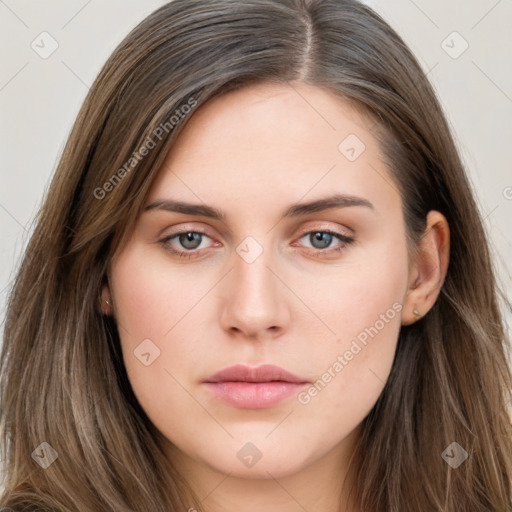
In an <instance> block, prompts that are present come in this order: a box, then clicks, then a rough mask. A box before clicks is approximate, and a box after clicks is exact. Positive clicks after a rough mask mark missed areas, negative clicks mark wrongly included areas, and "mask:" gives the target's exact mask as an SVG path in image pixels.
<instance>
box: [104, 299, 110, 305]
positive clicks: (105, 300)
mask: <svg viewBox="0 0 512 512" xmlns="http://www.w3.org/2000/svg"><path fill="white" fill-rule="evenodd" d="M103 301H104V302H105V304H106V305H107V306H112V302H111V301H110V299H103Z"/></svg>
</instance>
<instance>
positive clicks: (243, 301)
mask: <svg viewBox="0 0 512 512" xmlns="http://www.w3.org/2000/svg"><path fill="white" fill-rule="evenodd" d="M272 255H273V251H272V250H271V248H270V247H269V248H266V247H265V248H264V247H263V242H261V243H260V242H259V241H258V240H256V239H255V238H253V237H248V238H246V239H245V240H244V241H243V242H242V243H241V244H239V245H238V247H237V248H236V253H235V254H234V255H233V272H231V277H230V284H229V292H228V295H229V296H226V297H225V299H226V301H225V305H224V311H223V313H222V322H223V324H224V327H225V328H227V329H235V330H239V331H243V332H244V333H245V334H246V335H257V334H258V332H261V331H265V330H267V329H270V328H273V329H274V330H275V329H276V328H278V327H283V325H284V323H285V322H286V320H287V314H286V304H285V297H284V296H283V293H282V292H283V289H282V285H280V283H279V280H278V279H277V278H276V276H275V275H274V273H273V271H271V270H270V268H273V267H274V266H275V265H274V263H275V262H273V260H274V258H273V257H272ZM269 267H270V268H269ZM274 272H275V271H274Z"/></svg>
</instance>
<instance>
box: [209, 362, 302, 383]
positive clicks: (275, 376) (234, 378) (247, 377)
mask: <svg viewBox="0 0 512 512" xmlns="http://www.w3.org/2000/svg"><path fill="white" fill-rule="evenodd" d="M272 381H282V382H292V383H295V384H303V383H306V382H308V381H307V380H306V379H303V378H302V377H298V376H297V375H294V374H293V373H290V372H288V371H286V370H284V369H283V368H280V367H279V366H275V365H272V364H264V365H261V366H258V367H256V368H251V367H249V366H244V365H241V364H237V365H235V366H230V367H228V368H224V369H223V370H221V371H220V372H217V373H216V374H215V375H212V376H211V377H208V378H207V379H205V381H204V382H272Z"/></svg>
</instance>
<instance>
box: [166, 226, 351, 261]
mask: <svg viewBox="0 0 512 512" xmlns="http://www.w3.org/2000/svg"><path fill="white" fill-rule="evenodd" d="M188 233H194V234H197V235H202V236H206V237H208V238H211V237H209V236H208V234H207V233H205V232H204V231H197V230H190V229H187V230H184V231H178V232H177V233H174V234H172V235H170V236H167V237H165V238H163V239H162V240H160V242H159V243H160V244H161V245H162V247H163V248H164V249H165V250H166V251H168V252H170V253H171V254H174V255H176V256H178V257H179V258H185V259H192V258H196V257H199V256H198V254H199V253H200V252H201V251H202V250H201V249H199V250H198V249H194V250H189V251H177V250H176V249H172V248H171V247H170V244H169V242H170V241H171V240H173V239H175V238H178V237H179V236H180V235H186V234H188ZM314 233H325V234H328V235H332V236H334V237H335V238H338V240H340V242H342V244H341V245H339V246H338V247H336V248H334V249H325V250H322V249H310V251H313V252H314V253H315V254H316V255H319V254H321V255H324V254H325V255H327V256H330V255H332V254H333V253H339V252H341V251H343V250H344V249H345V248H346V247H347V246H349V245H350V244H352V243H353V242H355V239H354V238H351V237H349V236H347V235H344V234H342V233H339V232H337V231H332V230H329V229H322V230H320V229H318V230H311V231H306V232H305V233H303V234H302V235H301V236H300V237H299V240H300V239H301V238H304V237H305V236H307V235H312V234H314ZM320 257H323V256H320Z"/></svg>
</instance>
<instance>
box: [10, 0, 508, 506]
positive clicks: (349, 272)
mask: <svg viewBox="0 0 512 512" xmlns="http://www.w3.org/2000/svg"><path fill="white" fill-rule="evenodd" d="M497 293H498V291H497V285H496V282H495V277H494V274H493V268H492V265H491V262H490V258H489V251H488V246H487V241H486V238H485V235H484V231H483V228H482V221H481V218H480V217H479V214H478V211H477V207H476V205H475V201H474V198H473V196H472V192H471V189H470V187H469V185H468V180H467V177H466V175H465V172H464V169H463V167H462V164H461V161H460V158H459V156H458V154H457V150H456V148H455V145H454V142H453V139H452V136H451V134H450V132H449V129H448V126H447V123H446V121H445V118H444V116H443V113H442V111H441V108H440V106H439V103H438V101H437V99H436V97H435V94H434V93H433V91H432V88H431V86H430V85H429V83H428V81H427V79H426V77H425V75H424V73H423V72H422V71H421V69H420V67H419V65H418V63H417V61H416V60H415V58H414V57H413V56H412V55H411V53H410V51H409V50H408V49H407V48H406V46H405V44H404V43H403V41H402V40H401V39H400V38H399V37H398V35H397V34H396V33H395V32H394V31H393V30H392V29H391V28H390V27H389V26H388V25H387V24H386V23H385V22H384V21H383V20H382V19H381V18H380V17H379V16H377V15H376V14H375V13H374V12H373V11H372V10H371V9H369V8H368V7H365V6H363V5H361V4H359V3H358V2H356V1H354V0H281V1H277V0H263V1H261V0H259V1H248V2H238V1H234V0H198V1H194V2H190V1H187V0H175V1H173V2H171V3H169V4H167V5H165V6H163V7H162V8H160V9H159V10H157V11H156V12H155V13H153V14H152V15H150V16H149V17H148V18H147V19H146V20H144V21H143V22H142V23H141V24H140V25H139V26H138V27H136V28H135V29H134V30H133V31H132V32H131V33H130V34H129V35H128V36H127V37H126V39H125V40H124V41H123V42H122V43H121V44H120V46H119V47H118V48H117V49H116V50H115V52H114V53H113V55H112V56H111V57H110V59H109V60H108V62H107V63H106V64H105V66H104V68H103V70H102V71H101V73H100V75H99V77H98V78H97V80H96V82H95V84H94V85H93V87H92V88H91V90H90V93H89V95H88V97H87V99H86V100H85V103H84V105H83V108H82V110H81V112H80V114H79V116H78V119H77V121H76V124H75V126H74V129H73V131H72V133H71V135H70V138H69V141H68V143H67V145H66V148H65V150H64V153H63V156H62V159H61V162H60V165H59V167H58V170H57V172H56V175H55V178H54V180H53V183H52V185H51V188H50V190H49V193H48V196H47V198H46V201H45V204H44V207H43V209H42V211H41V214H40V217H39V221H38V225H37V227H36V229H35V231H34V235H33V237H32V239H31V241H30V244H29V246H28V248H27V252H26V255H25V258H24V260H23V263H22V266H21V269H20V271H19V275H18V277H17V280H16V283H15V286H14V289H13V292H12V295H11V297H10V301H9V305H8V312H7V320H6V326H5V336H4V340H5V341H4V346H3V353H2V365H1V370H2V391H1V393H2V395H1V397H2V434H3V445H2V446H3V450H4V455H3V458H4V460H5V465H6V469H5V478H4V480H5V482H4V485H5V491H4V494H3V497H2V499H1V502H0V503H1V504H2V506H4V507H9V508H11V509H13V510H65V511H71V510H80V511H99V510H102V511H103V510H112V511H119V510H122V511H128V510H131V511H139V510H152V511H170V510H189V511H193V510H198V511H199V510H204V511H207V512H216V511H219V510H223V511H230V510H244V511H256V510H258V511H260V510H280V511H296V510H328V511H350V512H362V511H364V512H373V511H386V512H387V511H405V510H407V511H418V512H419V511H422V512H424V511H434V510H436V511H441V510H442V511H455V510H457V511H458V510H464V511H468V512H469V511H484V510H485V511H500V512H502V511H505V510H510V508H511V506H512V496H511V495H512V492H511V477H512V467H511V461H510V460H511V459H510V455H511V453H512V452H511V424H510V416H509V411H508V409H507V407H508V404H509V402H510V398H511V397H510V389H511V387H512V386H511V384H512V379H511V375H510V369H509V368H508V366H507V360H506V347H507V340H506V336H505V332H504V328H503V321H502V318H501V316H500V311H499V308H498V303H497Z"/></svg>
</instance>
